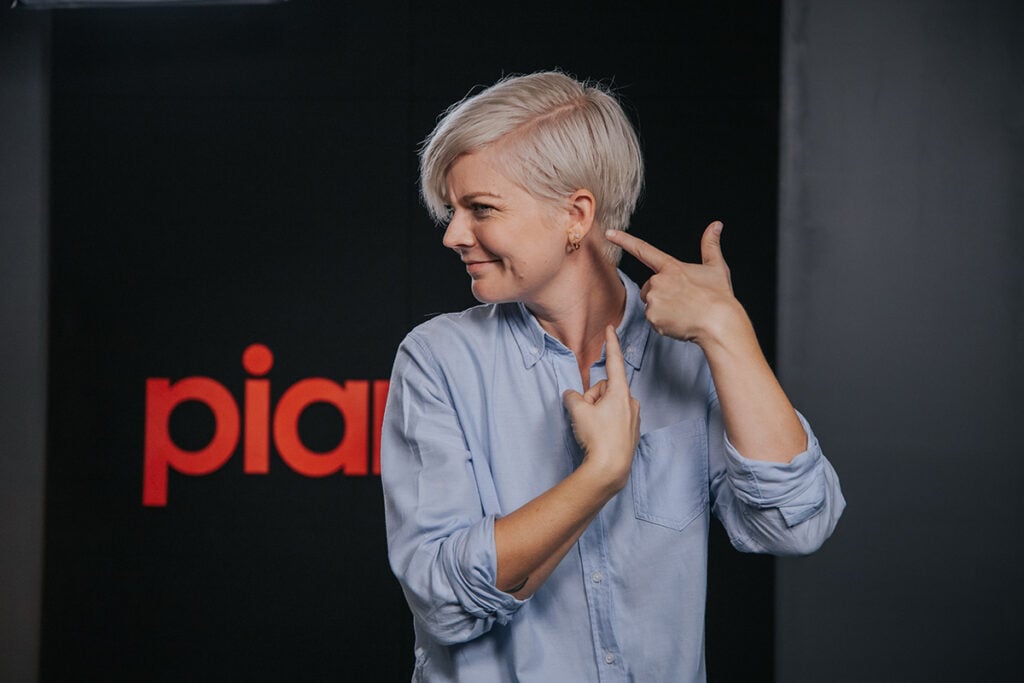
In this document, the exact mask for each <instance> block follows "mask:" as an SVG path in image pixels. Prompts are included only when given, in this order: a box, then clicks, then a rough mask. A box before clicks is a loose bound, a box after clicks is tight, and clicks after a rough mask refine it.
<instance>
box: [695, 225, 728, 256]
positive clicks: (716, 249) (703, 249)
mask: <svg viewBox="0 0 1024 683" xmlns="http://www.w3.org/2000/svg"><path fill="white" fill-rule="evenodd" d="M723 227H724V226H723V225H722V221H713V222H712V223H711V224H710V225H708V227H706V228H705V229H704V235H703V236H702V237H701V238H700V260H701V263H703V264H704V265H706V266H717V265H719V264H724V263H725V257H724V256H722V228H723Z"/></svg>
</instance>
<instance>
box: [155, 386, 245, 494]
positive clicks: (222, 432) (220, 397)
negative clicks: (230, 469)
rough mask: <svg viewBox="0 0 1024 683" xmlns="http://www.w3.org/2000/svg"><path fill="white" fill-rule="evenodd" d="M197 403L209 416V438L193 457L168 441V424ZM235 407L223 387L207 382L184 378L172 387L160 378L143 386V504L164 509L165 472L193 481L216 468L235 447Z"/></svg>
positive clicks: (237, 424)
mask: <svg viewBox="0 0 1024 683" xmlns="http://www.w3.org/2000/svg"><path fill="white" fill-rule="evenodd" d="M186 401H198V402H200V403H203V404H205V405H206V406H207V407H209V408H210V410H211V411H213V417H214V423H215V425H216V428H215V430H214V433H213V438H212V439H210V443H208V444H207V445H206V446H205V447H203V448H200V449H199V450H197V451H186V450H183V449H181V448H179V447H178V446H177V444H175V443H174V441H172V440H171V434H170V430H169V428H168V423H169V421H170V418H171V413H173V412H174V409H175V408H177V407H178V406H179V405H181V404H182V403H184V402H186ZM238 433H239V419H238V405H237V404H236V403H235V400H234V398H233V397H232V396H231V393H230V392H229V391H228V390H227V389H226V388H225V387H224V385H222V384H220V383H218V382H216V381H214V380H212V379H210V378H208V377H187V378H185V379H182V380H179V381H177V382H175V383H174V384H171V382H170V380H168V379H164V378H153V379H147V380H146V437H145V438H146V444H145V450H146V452H145V457H144V462H143V470H142V504H143V505H145V506H146V507H165V506H166V505H167V469H168V467H170V468H173V469H174V471H175V472H179V473H181V474H188V475H192V476H202V475H204V474H209V473H210V472H213V471H215V470H217V469H218V468H220V467H221V466H222V465H223V464H224V463H225V462H227V461H228V459H229V458H230V457H231V454H232V453H233V452H234V450H235V447H236V446H237V445H238Z"/></svg>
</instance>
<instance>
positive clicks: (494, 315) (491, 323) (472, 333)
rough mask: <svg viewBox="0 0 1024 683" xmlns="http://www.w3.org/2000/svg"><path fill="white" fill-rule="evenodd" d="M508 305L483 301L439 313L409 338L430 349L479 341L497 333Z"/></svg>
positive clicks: (424, 322)
mask: <svg viewBox="0 0 1024 683" xmlns="http://www.w3.org/2000/svg"><path fill="white" fill-rule="evenodd" d="M504 306H505V304H480V305H478V306H473V307H471V308H467V309H465V310H463V311H457V312H454V313H438V314H436V315H434V316H433V317H431V318H430V319H429V320H425V321H423V322H421V323H420V324H418V325H416V327H414V328H413V329H412V330H411V331H410V332H409V333H408V334H407V335H406V340H407V341H414V342H417V343H419V344H424V345H426V346H428V347H430V348H438V347H440V348H444V347H446V346H450V345H453V344H456V345H457V344H459V343H467V342H468V343H473V342H479V341H481V340H482V339H484V338H487V337H490V336H493V335H494V334H495V333H497V332H498V331H499V330H500V328H501V325H502V322H501V321H502V320H503V319H504V311H503V310H502V309H503V307H504Z"/></svg>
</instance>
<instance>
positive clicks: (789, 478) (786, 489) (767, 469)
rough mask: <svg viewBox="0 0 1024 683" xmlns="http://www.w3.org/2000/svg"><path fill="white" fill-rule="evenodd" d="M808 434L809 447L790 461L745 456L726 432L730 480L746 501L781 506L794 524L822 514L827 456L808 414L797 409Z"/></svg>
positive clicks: (784, 517)
mask: <svg viewBox="0 0 1024 683" xmlns="http://www.w3.org/2000/svg"><path fill="white" fill-rule="evenodd" d="M797 417H798V418H800V424H801V425H803V428H804V433H805V434H806V435H807V450H805V451H804V452H802V453H800V454H798V455H797V456H796V457H794V458H793V459H792V460H791V461H790V462H788V463H779V462H768V461H765V460H751V459H750V458H745V457H743V455H742V454H741V453H740V452H739V451H738V450H736V447H735V446H733V445H732V444H731V443H730V442H729V437H728V435H726V436H725V453H726V458H725V460H726V469H727V472H728V477H729V483H730V484H731V485H732V487H733V489H734V490H735V491H736V495H737V498H739V500H740V501H742V502H743V503H745V504H747V505H749V506H751V507H755V508H759V509H764V508H778V510H779V512H780V513H781V514H782V517H783V519H784V520H785V522H786V526H789V527H792V526H796V525H797V524H800V523H801V522H804V521H806V520H808V519H810V518H811V517H813V516H814V515H816V514H818V512H820V511H821V510H822V508H823V507H824V506H825V500H826V490H825V477H824V472H823V470H824V456H822V453H821V447H820V446H819V445H818V439H817V437H815V436H814V432H813V431H812V430H811V426H810V425H809V424H808V423H807V420H805V419H804V416H803V415H801V414H800V413H799V412H797Z"/></svg>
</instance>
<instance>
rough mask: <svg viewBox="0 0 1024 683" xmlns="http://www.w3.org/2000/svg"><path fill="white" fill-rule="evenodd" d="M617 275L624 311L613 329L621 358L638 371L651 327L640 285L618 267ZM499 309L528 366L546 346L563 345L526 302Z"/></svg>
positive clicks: (524, 362)
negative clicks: (623, 290)
mask: <svg viewBox="0 0 1024 683" xmlns="http://www.w3.org/2000/svg"><path fill="white" fill-rule="evenodd" d="M618 274H619V279H620V280H622V284H623V285H625V287H626V310H625V312H624V313H623V315H622V323H620V324H619V327H618V329H617V330H616V332H617V333H618V335H619V344H620V345H621V346H622V357H623V359H624V360H625V361H626V363H627V364H628V365H630V366H631V367H632V368H633V369H635V370H639V369H640V364H641V361H642V360H643V357H644V349H645V348H646V347H647V337H648V335H649V334H650V331H651V327H650V325H648V324H647V310H646V307H645V306H644V304H643V302H642V301H641V300H640V288H639V287H637V285H636V283H635V282H633V281H632V280H631V279H630V278H629V276H627V275H626V274H625V273H623V272H622V271H621V270H619V271H618ZM502 308H503V309H504V312H505V319H506V320H507V321H508V326H509V329H510V330H511V332H512V337H513V338H514V339H515V340H516V344H517V345H518V346H519V351H520V353H522V354H523V364H524V365H525V366H526V367H527V368H531V367H533V366H534V365H535V364H536V363H537V361H539V360H540V359H541V357H542V356H543V355H544V352H545V350H546V349H547V348H548V346H549V345H552V346H556V347H561V348H564V347H563V346H562V344H561V342H559V341H558V340H557V339H555V338H554V337H552V336H551V335H549V334H548V333H547V332H545V331H544V328H543V327H541V326H540V323H539V322H537V319H536V318H535V317H534V316H533V314H532V313H530V311H529V309H527V308H526V305H525V304H523V303H520V302H517V303H510V304H502Z"/></svg>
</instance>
